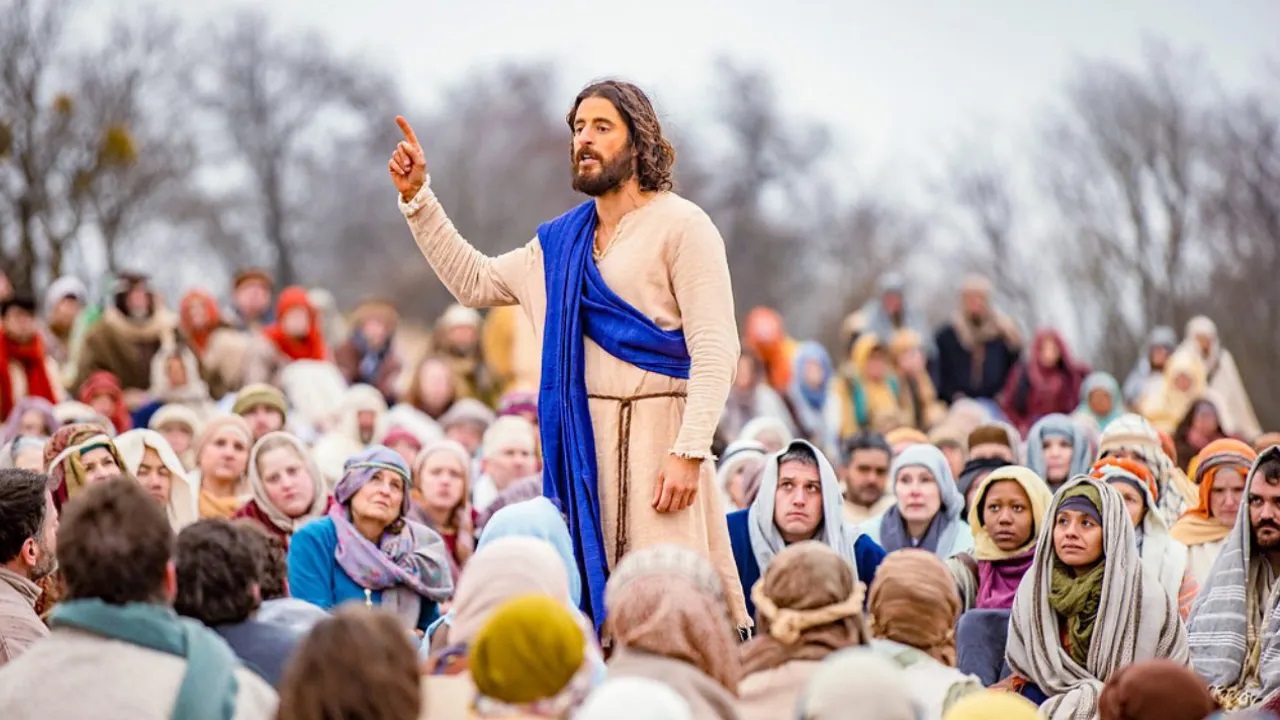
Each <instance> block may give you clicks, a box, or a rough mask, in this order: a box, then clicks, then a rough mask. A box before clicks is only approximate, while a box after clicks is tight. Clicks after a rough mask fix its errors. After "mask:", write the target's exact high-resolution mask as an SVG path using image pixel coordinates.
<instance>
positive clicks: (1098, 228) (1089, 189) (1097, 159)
mask: <svg viewBox="0 0 1280 720" xmlns="http://www.w3.org/2000/svg"><path fill="white" fill-rule="evenodd" d="M1204 76H1205V74H1204V72H1203V71H1202V69H1201V68H1200V66H1199V64H1198V63H1197V62H1196V61H1195V60H1194V59H1192V58H1187V57H1183V56H1179V55H1176V54H1174V53H1173V52H1172V51H1170V50H1168V49H1167V48H1165V47H1163V46H1157V45H1153V46H1150V47H1149V49H1148V54H1147V61H1146V65H1145V67H1144V68H1142V70H1141V71H1135V70H1132V69H1129V68H1126V67H1122V66H1119V65H1116V64H1113V63H1086V64H1084V65H1083V66H1082V67H1081V69H1080V71H1079V72H1078V73H1077V75H1076V77H1075V79H1074V80H1073V81H1072V82H1071V83H1070V85H1069V87H1068V90H1067V106H1066V108H1064V109H1063V111H1062V112H1061V113H1060V114H1055V115H1054V116H1053V118H1052V119H1051V121H1050V122H1049V123H1048V125H1047V128H1046V131H1045V134H1044V139H1043V151H1042V153H1041V158H1040V162H1039V163H1038V170H1039V172H1040V174H1041V175H1042V176H1043V177H1044V178H1045V179H1046V182H1047V188H1048V190H1049V195H1050V198H1051V200H1052V202H1053V204H1054V205H1055V206H1056V208H1057V211H1058V220H1059V222H1060V227H1061V232H1060V234H1055V235H1056V237H1053V238H1051V239H1052V240H1053V241H1054V244H1055V245H1056V246H1058V247H1061V248H1063V249H1064V253H1063V257H1062V258H1061V262H1062V264H1063V267H1064V270H1065V274H1066V278H1067V280H1068V282H1069V283H1070V284H1071V287H1072V294H1071V297H1072V299H1073V301H1075V302H1078V303H1080V304H1081V305H1082V306H1083V309H1085V311H1086V313H1087V314H1089V315H1091V316H1093V317H1096V318H1099V319H1100V320H1101V321H1102V327H1100V328H1099V329H1098V330H1099V332H1097V333H1096V337H1098V338H1105V339H1106V343H1105V344H1104V345H1103V346H1102V347H1101V348H1099V350H1100V353H1099V354H1100V356H1101V357H1100V359H1101V360H1102V361H1103V362H1102V364H1103V365H1104V366H1109V367H1120V366H1122V365H1127V364H1128V363H1129V362H1130V361H1131V360H1132V357H1133V355H1134V353H1135V352H1136V350H1137V348H1138V347H1139V346H1140V345H1141V340H1142V338H1143V337H1144V336H1145V334H1146V332H1147V329H1148V327H1150V326H1151V325H1154V324H1161V323H1176V322H1181V321H1182V320H1183V319H1185V316H1186V314H1187V308H1186V307H1185V302H1184V301H1183V298H1185V297H1186V296H1187V293H1188V291H1189V290H1190V289H1191V288H1190V284H1191V283H1192V281H1193V279H1192V278H1190V277H1189V276H1188V269H1189V265H1188V259H1189V258H1190V257H1191V256H1192V255H1193V253H1194V247H1193V246H1194V245H1195V243H1196V241H1197V237H1198V233H1199V231H1200V224H1201V218H1200V211H1199V200H1198V199H1199V197H1200V196H1201V195H1202V193H1203V192H1204V186H1205V183H1206V181H1207V177H1206V174H1205V166H1204V155H1205V145H1204V142H1203V140H1202V138H1203V134H1204V130H1205V122H1206V119H1205V115H1204V112H1203V107H1204V105H1203V101H1202V97H1203V93H1202V88H1204V87H1207V83H1206V82H1205V80H1204Z"/></svg>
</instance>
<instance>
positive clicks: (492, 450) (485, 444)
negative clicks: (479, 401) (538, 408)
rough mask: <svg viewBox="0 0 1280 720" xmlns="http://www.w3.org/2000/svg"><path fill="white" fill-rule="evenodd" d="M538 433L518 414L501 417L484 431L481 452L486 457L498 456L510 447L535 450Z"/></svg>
mask: <svg viewBox="0 0 1280 720" xmlns="http://www.w3.org/2000/svg"><path fill="white" fill-rule="evenodd" d="M536 434H537V431H536V430H534V428H533V425H532V424H531V423H530V422H529V421H528V420H525V419H524V418H522V417H520V416H518V415H507V416H505V417H500V418H497V419H496V420H494V421H493V423H492V424H490V425H489V427H488V429H486V430H485V431H484V440H483V441H482V449H481V452H482V453H483V454H484V457H485V458H492V457H497V456H498V455H499V454H500V453H501V452H502V451H503V450H506V449H508V448H523V449H525V450H528V451H530V452H533V449H534V445H535V444H536V443H535V440H534V436H535V435H536Z"/></svg>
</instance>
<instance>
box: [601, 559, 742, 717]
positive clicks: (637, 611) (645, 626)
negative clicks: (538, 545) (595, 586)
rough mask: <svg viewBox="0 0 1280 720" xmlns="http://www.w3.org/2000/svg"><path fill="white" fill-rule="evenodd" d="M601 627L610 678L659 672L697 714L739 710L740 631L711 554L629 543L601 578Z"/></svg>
mask: <svg viewBox="0 0 1280 720" xmlns="http://www.w3.org/2000/svg"><path fill="white" fill-rule="evenodd" d="M604 600H605V608H606V609H607V610H608V614H609V617H608V619H607V620H606V621H605V627H606V635H609V636H612V637H613V638H614V640H615V643H616V644H615V650H614V653H613V657H611V658H610V659H609V678H610V679H616V678H625V677H641V678H648V679H650V680H658V681H660V682H663V683H665V684H666V685H668V686H669V687H671V688H672V689H673V690H675V691H676V692H678V693H680V695H681V697H683V698H684V699H685V701H686V702H688V703H689V707H690V708H691V709H692V710H693V716H694V717H695V718H710V719H714V720H734V719H735V718H738V717H739V715H738V709H737V704H738V702H737V697H736V695H737V692H738V681H739V679H740V677H741V665H740V663H739V661H738V648H737V641H738V637H737V635H736V634H735V633H734V630H733V623H732V622H731V621H730V620H729V613H728V604H727V603H726V602H725V595H724V586H723V585H722V584H721V583H720V575H719V574H718V573H717V572H716V570H715V568H714V567H712V565H711V562H710V561H709V560H707V559H706V558H705V557H703V556H702V555H700V554H698V553H696V552H694V551H692V550H689V549H686V548H683V547H677V546H674V545H655V546H651V547H647V548H644V549H642V550H634V551H632V552H630V553H628V554H627V555H626V557H624V558H622V561H621V562H619V563H618V566H617V567H616V568H615V569H614V571H613V574H612V575H611V576H610V577H609V583H608V585H607V586H605V598H604Z"/></svg>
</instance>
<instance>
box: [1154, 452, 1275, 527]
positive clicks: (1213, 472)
mask: <svg viewBox="0 0 1280 720" xmlns="http://www.w3.org/2000/svg"><path fill="white" fill-rule="evenodd" d="M1257 459H1258V453H1256V452H1254V450H1253V448H1252V447H1250V446H1249V444H1248V443H1244V442H1241V441H1239V440H1235V439H1233V438H1226V439H1223V440H1214V441H1213V442H1211V443H1209V444H1208V445H1205V446H1204V449H1202V450H1201V451H1200V452H1199V454H1197V455H1196V456H1195V458H1194V459H1192V461H1191V465H1190V467H1189V468H1188V469H1189V470H1190V471H1191V478H1192V482H1194V483H1195V484H1196V486H1197V487H1198V488H1199V490H1200V500H1199V502H1198V503H1197V504H1196V506H1195V507H1193V508H1191V509H1190V510H1188V511H1187V512H1186V513H1184V514H1183V516H1182V517H1180V518H1178V522H1176V523H1174V524H1173V527H1172V528H1170V530H1169V534H1170V535H1172V536H1173V539H1174V540H1177V541H1178V542H1180V543H1182V544H1183V545H1186V546H1188V547H1190V546H1193V545H1202V544H1204V543H1213V542H1218V541H1220V540H1222V539H1224V538H1226V537H1227V536H1228V535H1230V534H1231V528H1230V527H1229V526H1227V525H1223V524H1222V523H1220V522H1218V521H1217V520H1216V519H1215V518H1214V517H1213V515H1212V514H1211V506H1210V498H1211V497H1212V495H1213V484H1214V482H1216V481H1217V479H1218V471H1220V470H1222V469H1224V468H1227V469H1231V470H1236V471H1238V472H1239V473H1240V475H1241V477H1243V476H1245V475H1246V474H1247V473H1248V472H1249V467H1250V466H1251V465H1253V462H1254V461H1255V460H1257ZM1242 504H1243V503H1242Z"/></svg>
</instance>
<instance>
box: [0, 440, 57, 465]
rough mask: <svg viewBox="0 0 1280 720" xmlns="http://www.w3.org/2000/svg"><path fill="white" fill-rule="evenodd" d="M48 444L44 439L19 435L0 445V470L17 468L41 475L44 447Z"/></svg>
mask: <svg viewBox="0 0 1280 720" xmlns="http://www.w3.org/2000/svg"><path fill="white" fill-rule="evenodd" d="M48 442H49V440H48V438H45V437H40V436H35V437H32V436H29V435H19V436H18V437H16V438H14V439H12V440H10V441H9V442H7V443H5V444H4V445H0V469H8V468H17V469H18V470H30V471H32V472H38V473H43V472H44V471H45V466H44V446H45V445H46V444H47V443H48Z"/></svg>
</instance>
